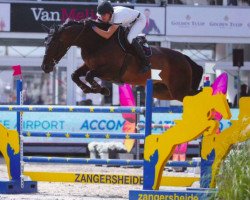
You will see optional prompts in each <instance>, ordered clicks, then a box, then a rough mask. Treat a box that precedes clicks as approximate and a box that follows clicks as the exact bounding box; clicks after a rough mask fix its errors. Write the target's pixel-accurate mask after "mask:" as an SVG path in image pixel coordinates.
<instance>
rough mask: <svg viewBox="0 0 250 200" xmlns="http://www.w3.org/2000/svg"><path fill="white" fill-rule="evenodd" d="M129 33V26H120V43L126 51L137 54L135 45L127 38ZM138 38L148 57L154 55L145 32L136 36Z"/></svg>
mask: <svg viewBox="0 0 250 200" xmlns="http://www.w3.org/2000/svg"><path fill="white" fill-rule="evenodd" d="M128 33H129V28H124V27H119V29H118V43H119V45H120V46H121V48H122V49H123V51H124V52H126V53H130V54H132V55H135V50H134V48H133V46H132V45H131V44H130V43H129V42H128V40H127V36H128ZM136 40H137V41H138V42H139V44H140V45H141V46H142V48H143V50H144V53H145V55H146V57H150V56H151V55H152V49H151V47H150V46H149V45H148V43H147V39H146V37H145V35H144V34H140V35H138V36H137V37H136Z"/></svg>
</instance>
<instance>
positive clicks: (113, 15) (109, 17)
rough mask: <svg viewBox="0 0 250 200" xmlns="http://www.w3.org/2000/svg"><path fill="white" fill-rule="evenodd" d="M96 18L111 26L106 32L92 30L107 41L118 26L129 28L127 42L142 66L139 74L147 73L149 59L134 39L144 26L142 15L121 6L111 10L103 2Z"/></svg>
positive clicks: (110, 7) (99, 6)
mask: <svg viewBox="0 0 250 200" xmlns="http://www.w3.org/2000/svg"><path fill="white" fill-rule="evenodd" d="M97 16H98V17H99V19H100V20H101V21H103V22H105V23H110V24H112V25H111V26H110V28H109V29H108V30H107V31H104V30H102V29H100V28H98V27H96V26H94V27H93V30H94V31H95V32H96V33H97V34H99V35H100V36H102V37H104V38H106V39H109V38H110V37H111V36H112V35H113V34H114V33H115V31H116V30H117V28H118V27H119V25H120V26H123V27H130V31H129V34H128V37H127V39H128V42H129V43H130V44H132V45H133V47H134V49H135V51H136V53H137V54H138V56H139V58H140V59H141V62H142V65H143V68H142V70H141V72H142V73H145V72H147V71H148V70H149V69H150V68H151V64H150V62H149V59H148V58H147V57H146V56H145V53H144V50H143V48H142V46H141V45H140V43H139V42H138V40H137V39H136V37H137V35H138V34H139V33H141V32H142V30H143V28H144V27H145V25H146V18H145V16H144V14H142V13H140V12H139V11H137V10H133V9H131V8H127V7H123V6H115V7H114V8H113V7H112V5H111V3H110V2H108V1H103V2H102V3H100V4H99V5H98V7H97Z"/></svg>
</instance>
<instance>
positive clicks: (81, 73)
mask: <svg viewBox="0 0 250 200" xmlns="http://www.w3.org/2000/svg"><path fill="white" fill-rule="evenodd" d="M88 71H89V68H88V66H87V65H86V64H83V65H82V66H81V67H79V68H78V69H77V70H75V71H74V72H73V73H72V74H71V79H72V80H73V81H74V82H75V83H76V85H77V86H78V87H79V88H81V89H82V91H83V92H84V93H91V92H92V89H91V88H90V87H89V86H88V85H86V84H85V83H84V82H82V81H81V80H80V77H84V76H86V73H87V72H88Z"/></svg>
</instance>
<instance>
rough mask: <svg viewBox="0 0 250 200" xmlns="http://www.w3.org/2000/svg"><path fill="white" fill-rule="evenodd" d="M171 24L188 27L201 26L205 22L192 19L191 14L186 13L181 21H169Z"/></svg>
mask: <svg viewBox="0 0 250 200" xmlns="http://www.w3.org/2000/svg"><path fill="white" fill-rule="evenodd" d="M171 25H173V26H179V27H180V28H190V27H201V26H204V25H205V22H202V21H198V20H192V17H191V15H189V14H187V15H186V16H185V20H183V21H175V20H173V21H171Z"/></svg>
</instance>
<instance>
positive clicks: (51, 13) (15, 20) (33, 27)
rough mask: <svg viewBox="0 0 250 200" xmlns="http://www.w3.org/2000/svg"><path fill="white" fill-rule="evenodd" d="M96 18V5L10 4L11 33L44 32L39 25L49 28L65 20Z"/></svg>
mask: <svg viewBox="0 0 250 200" xmlns="http://www.w3.org/2000/svg"><path fill="white" fill-rule="evenodd" d="M89 17H90V18H93V19H95V18H96V5H76V4H74V5H63V4H25V3H23V4H18V3H13V4H11V31H13V32H44V31H43V29H42V26H41V24H44V25H45V26H48V27H50V26H51V25H53V24H61V23H63V22H64V21H65V20H66V19H67V18H71V19H74V20H81V19H85V18H89Z"/></svg>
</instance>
